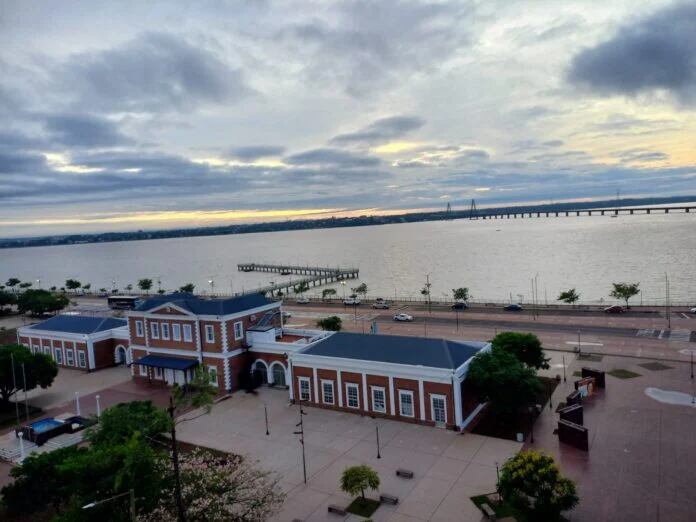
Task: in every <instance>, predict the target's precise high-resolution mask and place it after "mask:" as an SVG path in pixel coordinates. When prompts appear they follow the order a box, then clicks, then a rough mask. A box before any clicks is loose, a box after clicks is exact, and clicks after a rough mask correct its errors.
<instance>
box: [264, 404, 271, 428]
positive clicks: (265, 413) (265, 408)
mask: <svg viewBox="0 0 696 522" xmlns="http://www.w3.org/2000/svg"><path fill="white" fill-rule="evenodd" d="M263 416H264V418H265V419H266V435H270V434H271V432H270V431H268V407H267V406H266V403H265V402H264V403H263Z"/></svg>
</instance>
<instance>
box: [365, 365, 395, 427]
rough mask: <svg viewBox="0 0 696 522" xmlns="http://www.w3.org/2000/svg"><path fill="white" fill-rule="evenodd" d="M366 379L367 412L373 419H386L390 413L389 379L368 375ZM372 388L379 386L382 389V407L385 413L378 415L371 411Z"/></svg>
mask: <svg viewBox="0 0 696 522" xmlns="http://www.w3.org/2000/svg"><path fill="white" fill-rule="evenodd" d="M365 377H366V378H367V404H368V406H369V412H370V415H374V416H375V417H386V416H388V415H389V412H390V404H391V402H390V399H389V378H388V377H382V376H380V375H370V374H367V375H366V376H365ZM372 386H380V387H382V388H384V405H385V409H386V413H378V412H375V411H372V388H371V387H372Z"/></svg>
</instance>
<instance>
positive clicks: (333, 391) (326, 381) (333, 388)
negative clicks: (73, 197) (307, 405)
mask: <svg viewBox="0 0 696 522" xmlns="http://www.w3.org/2000/svg"><path fill="white" fill-rule="evenodd" d="M327 384H330V385H331V402H329V401H327V400H326V392H325V390H324V386H326V385H327ZM321 402H322V404H330V405H331V406H333V405H335V404H336V386H335V384H334V381H332V380H330V379H322V380H321Z"/></svg>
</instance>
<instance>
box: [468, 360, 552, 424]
mask: <svg viewBox="0 0 696 522" xmlns="http://www.w3.org/2000/svg"><path fill="white" fill-rule="evenodd" d="M466 381H467V383H468V384H469V386H470V387H471V389H472V391H473V392H474V393H476V395H477V396H478V398H479V400H481V401H490V403H491V409H492V410H493V411H494V412H495V413H497V414H498V415H500V416H501V417H503V418H507V419H509V418H511V417H514V416H515V415H516V414H517V413H518V411H519V410H520V408H521V407H522V406H527V405H529V404H530V403H532V402H534V401H535V399H536V397H537V395H538V394H539V393H541V391H542V390H543V385H542V383H541V381H540V380H539V378H538V377H537V376H536V374H535V371H534V370H533V369H532V368H528V367H526V366H525V365H524V364H522V363H521V362H520V361H519V360H518V359H517V357H515V356H514V355H513V354H511V353H509V352H506V351H504V350H501V349H496V348H494V349H493V350H492V351H490V352H485V353H478V354H477V355H476V356H475V357H474V359H473V360H472V361H471V364H470V365H469V371H468V372H467V375H466Z"/></svg>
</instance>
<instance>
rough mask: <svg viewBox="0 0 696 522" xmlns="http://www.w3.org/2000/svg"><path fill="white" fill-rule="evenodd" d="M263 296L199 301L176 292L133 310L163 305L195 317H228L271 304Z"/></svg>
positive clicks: (142, 304) (251, 295) (149, 301)
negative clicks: (171, 306) (173, 306)
mask: <svg viewBox="0 0 696 522" xmlns="http://www.w3.org/2000/svg"><path fill="white" fill-rule="evenodd" d="M272 302H273V301H271V300H270V299H267V298H266V296H265V295H263V294H248V295H240V296H236V297H229V298H226V299H201V298H200V297H196V296H195V295H193V294H188V293H184V292H177V293H174V294H167V295H157V296H153V297H151V298H149V299H147V300H146V301H144V302H143V303H141V304H140V305H139V306H138V307H137V308H136V309H135V310H136V311H138V312H147V311H148V310H152V309H153V308H157V307H158V306H162V305H164V304H173V305H176V306H178V307H179V308H183V309H184V310H187V311H189V312H191V313H194V314H196V315H229V314H235V313H238V312H243V311H245V310H250V309H252V308H258V307H260V306H264V305H267V304H270V303H272Z"/></svg>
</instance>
